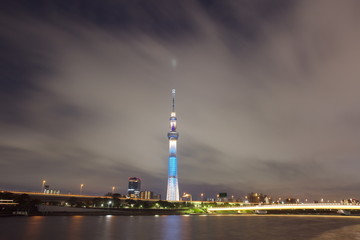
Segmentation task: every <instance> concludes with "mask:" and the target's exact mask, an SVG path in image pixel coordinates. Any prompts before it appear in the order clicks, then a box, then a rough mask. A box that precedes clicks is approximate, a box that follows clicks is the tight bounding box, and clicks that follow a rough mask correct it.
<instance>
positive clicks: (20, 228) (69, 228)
mask: <svg viewBox="0 0 360 240" xmlns="http://www.w3.org/2000/svg"><path fill="white" fill-rule="evenodd" d="M22 239H24V240H25V239H26V240H59V239H64V240H80V239H83V240H107V239H109V240H115V239H139V240H142V239H159V240H168V239H169V240H170V239H226V240H232V239H243V240H255V239H278V240H282V239H284V240H297V239H299V240H300V239H301V240H303V239H342V240H347V239H349V240H350V239H351V240H354V239H359V240H360V218H359V217H351V216H350V217H349V216H343V217H342V216H338V217H337V216H231V215H216V216H64V217H62V216H47V217H3V218H0V240H22Z"/></svg>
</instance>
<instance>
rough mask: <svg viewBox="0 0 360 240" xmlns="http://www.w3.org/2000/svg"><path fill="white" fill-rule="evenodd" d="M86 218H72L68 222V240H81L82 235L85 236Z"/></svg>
mask: <svg viewBox="0 0 360 240" xmlns="http://www.w3.org/2000/svg"><path fill="white" fill-rule="evenodd" d="M84 219H85V217H84V216H72V217H70V219H69V222H68V226H67V229H68V234H67V238H65V239H67V240H78V239H81V237H82V236H81V235H82V234H83V231H84V230H85V229H84V226H83V223H84Z"/></svg>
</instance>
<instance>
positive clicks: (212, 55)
mask: <svg viewBox="0 0 360 240" xmlns="http://www.w3.org/2000/svg"><path fill="white" fill-rule="evenodd" d="M359 5H360V4H359V2H358V1H351V0H346V1H341V2H340V1H336V0H329V1H322V0H315V1H311V2H310V1H296V0H294V1H285V0H274V1H260V0H256V1H250V0H244V1H239V2H236V1H235V2H234V1H228V0H224V1H195V0H194V1H190V0H189V1H175V2H173V1H172V2H171V3H170V2H158V1H146V2H144V3H143V2H141V3H140V2H136V3H135V2H134V3H125V2H122V1H119V2H113V1H109V0H104V1H101V4H96V1H90V2H89V3H87V4H84V2H83V1H81V0H77V1H75V3H74V2H72V1H68V0H62V1H60V0H54V1H51V3H50V2H47V1H44V2H41V1H39V2H37V3H31V2H28V3H24V2H23V1H17V0H14V1H6V2H5V3H4V4H3V7H2V9H1V10H0V19H1V21H0V26H1V28H0V36H1V39H3V41H2V42H1V44H0V47H1V50H2V54H1V55H2V56H1V57H0V59H1V63H2V66H3V67H2V69H1V71H0V83H1V88H0V99H1V101H0V106H1V108H0V109H2V112H1V114H0V132H1V135H0V189H9V190H20V191H39V190H40V189H41V182H42V181H43V180H44V179H45V180H46V181H47V184H50V186H51V188H52V189H56V190H58V189H60V190H61V191H62V192H73V193H78V192H79V190H80V189H79V188H80V184H84V189H83V191H84V192H86V193H87V194H91V193H94V194H104V193H106V192H111V188H112V187H113V186H116V189H117V190H119V192H122V193H126V191H127V184H128V182H127V179H128V178H129V177H131V176H137V177H140V178H141V179H142V183H141V184H142V188H143V189H146V190H151V191H153V192H156V193H159V194H161V195H162V196H163V198H164V197H165V196H166V187H167V186H166V184H167V183H166V180H165V179H167V177H168V176H167V164H166V163H167V160H168V154H169V153H168V148H167V146H168V140H167V138H166V132H167V131H168V121H167V120H168V110H169V91H170V90H171V89H174V88H176V90H177V91H178V92H179V93H181V94H179V95H178V96H177V100H176V101H177V103H178V104H177V112H178V113H181V117H180V118H179V119H178V124H179V126H181V139H180V142H179V144H180V146H181V147H180V148H179V151H178V153H177V156H178V158H179V159H180V160H181V161H179V162H178V172H179V183H180V184H179V185H180V190H181V191H180V195H181V194H182V193H183V192H186V193H191V194H193V196H195V194H200V193H205V194H206V196H215V195H216V194H217V193H219V192H227V193H229V194H234V195H237V196H244V195H245V194H247V193H249V192H259V193H264V194H269V195H271V196H280V195H281V196H294V197H295V198H305V197H307V198H309V199H320V198H326V199H334V200H335V199H344V198H350V197H354V198H360V194H359V192H360V189H359V186H360V179H359V177H358V170H359V169H360V161H359V157H360V149H359V148H358V139H359V138H360V124H359V119H360V111H359V107H358V105H359V104H358V103H359V102H360V97H359V94H358V89H359V87H360V81H359V80H358V79H359V75H360V70H359V68H358V66H357V62H358V59H359V58H360V47H359V45H358V40H359V38H360V30H359V29H358V22H359V21H360V17H359V16H358V14H357V13H358V10H359V9H360V6H359Z"/></svg>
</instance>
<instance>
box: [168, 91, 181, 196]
mask: <svg viewBox="0 0 360 240" xmlns="http://www.w3.org/2000/svg"><path fill="white" fill-rule="evenodd" d="M171 93H172V111H171V114H170V131H169V132H168V139H169V160H168V184H167V194H166V200H168V201H179V182H178V171H177V156H176V150H177V149H176V147H177V140H178V138H179V133H178V132H177V131H176V120H177V119H176V113H175V89H172V91H171Z"/></svg>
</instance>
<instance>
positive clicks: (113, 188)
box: [111, 187, 115, 195]
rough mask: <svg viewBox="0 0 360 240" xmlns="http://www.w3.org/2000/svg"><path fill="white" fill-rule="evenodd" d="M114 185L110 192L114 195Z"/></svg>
mask: <svg viewBox="0 0 360 240" xmlns="http://www.w3.org/2000/svg"><path fill="white" fill-rule="evenodd" d="M114 191H115V187H112V191H111V192H112V194H113V195H114Z"/></svg>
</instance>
